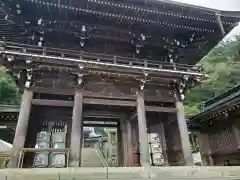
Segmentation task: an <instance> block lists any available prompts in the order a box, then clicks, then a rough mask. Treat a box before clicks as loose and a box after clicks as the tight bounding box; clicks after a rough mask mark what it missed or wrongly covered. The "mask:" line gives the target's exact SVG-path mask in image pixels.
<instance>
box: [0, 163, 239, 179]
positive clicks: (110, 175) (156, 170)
mask: <svg viewBox="0 0 240 180" xmlns="http://www.w3.org/2000/svg"><path fill="white" fill-rule="evenodd" d="M143 174H144V173H143V169H142V168H141V167H119V168H114V167H111V168H39V169H1V170H0V180H73V179H74V180H90V179H99V180H104V179H112V180H120V179H129V180H130V179H136V180H144V179H149V178H150V179H151V180H168V179H169V180H170V179H171V180H179V179H180V180H185V179H186V180H187V179H188V180H190V179H192V180H201V179H208V180H210V179H211V180H221V179H222V180H223V179H224V180H240V167H198V166H196V167H151V168H150V177H143V176H142V175H143Z"/></svg>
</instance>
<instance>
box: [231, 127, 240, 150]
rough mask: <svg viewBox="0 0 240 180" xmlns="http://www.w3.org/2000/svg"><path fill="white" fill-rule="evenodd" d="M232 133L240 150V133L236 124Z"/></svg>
mask: <svg viewBox="0 0 240 180" xmlns="http://www.w3.org/2000/svg"><path fill="white" fill-rule="evenodd" d="M232 132H233V136H234V139H235V141H236V144H237V148H238V149H240V131H239V129H238V128H237V127H236V125H235V124H233V125H232Z"/></svg>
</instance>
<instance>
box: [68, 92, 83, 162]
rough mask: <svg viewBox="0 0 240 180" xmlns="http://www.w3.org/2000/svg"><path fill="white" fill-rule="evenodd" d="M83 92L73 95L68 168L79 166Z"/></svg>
mask: <svg viewBox="0 0 240 180" xmlns="http://www.w3.org/2000/svg"><path fill="white" fill-rule="evenodd" d="M82 110H83V92H82V90H81V89H77V90H76V91H75V95H74V105H73V115H72V132H71V143H70V148H71V155H70V166H71V167H78V166H80V164H81V150H82V139H83V118H82Z"/></svg>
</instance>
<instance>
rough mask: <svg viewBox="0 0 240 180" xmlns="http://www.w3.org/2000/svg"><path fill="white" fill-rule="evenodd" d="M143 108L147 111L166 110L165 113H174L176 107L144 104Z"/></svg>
mask: <svg viewBox="0 0 240 180" xmlns="http://www.w3.org/2000/svg"><path fill="white" fill-rule="evenodd" d="M145 110H146V111H148V112H167V113H176V112H177V109H176V108H171V107H158V106H145Z"/></svg>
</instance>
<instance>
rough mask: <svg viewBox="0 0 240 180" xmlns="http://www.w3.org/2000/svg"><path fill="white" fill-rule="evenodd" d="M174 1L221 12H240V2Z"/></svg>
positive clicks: (239, 0)
mask: <svg viewBox="0 0 240 180" xmlns="http://www.w3.org/2000/svg"><path fill="white" fill-rule="evenodd" d="M173 1H178V2H182V3H189V4H194V5H199V6H205V7H209V8H214V9H219V10H227V11H240V0H173Z"/></svg>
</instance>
